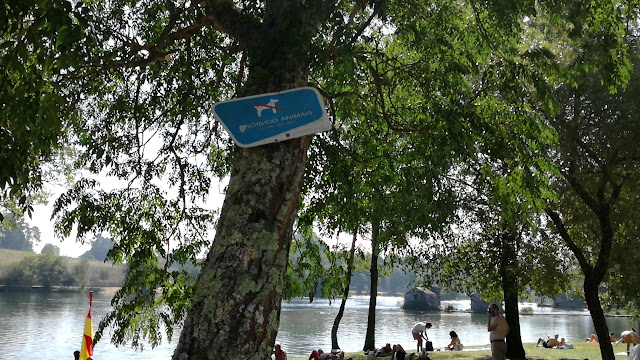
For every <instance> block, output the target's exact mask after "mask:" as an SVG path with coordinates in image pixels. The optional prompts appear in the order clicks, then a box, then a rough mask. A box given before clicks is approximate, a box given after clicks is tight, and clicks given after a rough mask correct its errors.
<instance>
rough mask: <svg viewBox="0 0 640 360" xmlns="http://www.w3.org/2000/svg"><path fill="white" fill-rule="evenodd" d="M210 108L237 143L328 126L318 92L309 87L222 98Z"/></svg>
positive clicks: (268, 140) (272, 139)
mask: <svg viewBox="0 0 640 360" xmlns="http://www.w3.org/2000/svg"><path fill="white" fill-rule="evenodd" d="M213 112H214V114H215V117H216V118H217V119H218V120H220V122H221V123H222V125H224V127H225V128H226V129H227V132H229V134H230V135H231V138H232V139H233V141H234V142H235V143H236V144H238V146H241V147H252V146H258V145H264V144H268V143H272V142H276V141H284V140H289V139H293V138H296V137H300V136H304V135H309V134H314V133H317V132H320V131H326V130H329V129H331V121H329V117H328V116H327V110H326V109H325V107H324V103H323V101H322V98H321V97H320V93H319V92H318V90H316V89H314V88H311V87H302V88H298V89H293V90H287V91H283V92H278V93H270V94H261V95H255V96H249V97H244V98H239V99H233V100H229V101H223V102H220V103H217V104H215V105H214V106H213Z"/></svg>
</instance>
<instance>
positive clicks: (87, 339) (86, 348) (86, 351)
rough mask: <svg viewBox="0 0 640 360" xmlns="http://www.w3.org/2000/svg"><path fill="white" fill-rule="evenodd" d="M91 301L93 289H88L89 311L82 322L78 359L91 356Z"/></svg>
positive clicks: (85, 359)
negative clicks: (82, 329)
mask: <svg viewBox="0 0 640 360" xmlns="http://www.w3.org/2000/svg"><path fill="white" fill-rule="evenodd" d="M92 303H93V291H89V313H88V314H87V319H86V320H85V322H84V334H83V335H82V347H81V348H80V360H87V359H88V358H89V357H90V356H91V357H93V322H92V320H91V305H92Z"/></svg>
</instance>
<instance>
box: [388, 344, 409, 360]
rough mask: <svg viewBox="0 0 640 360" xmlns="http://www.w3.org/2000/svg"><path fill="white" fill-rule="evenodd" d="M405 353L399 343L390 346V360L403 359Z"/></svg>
mask: <svg viewBox="0 0 640 360" xmlns="http://www.w3.org/2000/svg"><path fill="white" fill-rule="evenodd" d="M406 355H407V353H406V352H405V351H404V348H403V347H402V345H400V344H396V345H393V347H392V348H391V360H394V358H395V360H404V358H405V356H406Z"/></svg>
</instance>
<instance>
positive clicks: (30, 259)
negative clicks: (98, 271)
mask: <svg viewBox="0 0 640 360" xmlns="http://www.w3.org/2000/svg"><path fill="white" fill-rule="evenodd" d="M90 275H91V272H90V265H89V261H88V260H86V259H84V260H82V261H80V262H79V263H77V264H75V265H73V266H71V267H70V266H69V265H68V263H67V261H66V259H65V258H64V257H61V256H58V255H56V254H54V253H46V254H44V255H39V256H38V255H28V256H25V257H24V259H22V260H21V261H20V262H18V263H16V264H15V265H13V266H12V267H10V268H9V270H8V271H7V272H6V274H5V275H4V276H2V277H0V283H1V284H3V285H7V286H42V287H45V288H50V287H52V286H81V287H83V288H84V287H86V286H87V285H88V284H89V280H90Z"/></svg>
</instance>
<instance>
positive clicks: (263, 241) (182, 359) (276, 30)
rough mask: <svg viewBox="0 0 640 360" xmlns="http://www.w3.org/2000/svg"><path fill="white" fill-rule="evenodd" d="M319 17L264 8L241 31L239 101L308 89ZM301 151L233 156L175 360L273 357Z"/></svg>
mask: <svg viewBox="0 0 640 360" xmlns="http://www.w3.org/2000/svg"><path fill="white" fill-rule="evenodd" d="M212 11H213V12H215V11H217V10H216V9H213V10H212ZM317 12H318V11H317V9H311V8H309V7H308V6H305V5H304V4H302V3H301V2H299V1H287V0H282V1H272V2H268V3H267V7H266V9H265V19H264V20H263V21H262V22H261V23H257V24H253V25H252V26H256V27H257V28H252V29H244V30H245V31H246V32H239V33H238V36H240V37H241V36H248V39H244V40H245V41H244V42H243V43H244V44H245V45H247V47H246V49H247V52H248V60H249V62H248V63H249V75H248V79H247V83H246V86H245V87H244V88H243V89H242V91H241V93H240V94H239V95H240V96H249V95H254V94H260V93H267V92H276V91H283V90H287V89H291V88H296V87H300V86H305V85H307V81H308V73H309V70H308V68H309V67H308V54H307V49H308V46H309V44H310V43H311V38H312V37H313V36H314V34H315V32H316V31H317V27H318V24H317V23H315V22H314V21H317V18H316V17H317V16H320V15H318V14H316V13H317ZM224 20H225V19H221V21H224ZM222 25H225V24H222ZM237 25H239V24H237ZM240 30H243V29H240ZM307 147H308V139H307V137H301V138H297V139H293V140H289V141H285V142H282V143H274V144H269V145H264V146H259V147H254V148H249V149H239V148H238V149H236V152H235V154H234V162H233V171H232V175H231V179H230V182H229V186H228V188H227V193H226V198H225V201H224V204H223V207H222V212H221V214H220V219H219V221H218V227H217V231H216V236H215V239H214V242H213V245H212V247H211V250H210V252H209V254H208V256H207V259H206V261H205V263H204V265H203V268H202V271H201V273H200V277H199V278H198V282H197V284H196V290H195V293H194V296H193V301H192V303H191V308H190V309H189V312H188V314H187V317H186V319H185V322H184V327H183V329H182V332H181V334H180V340H179V343H178V345H177V347H176V350H175V352H174V354H173V360H187V359H188V360H204V359H215V360H219V359H220V358H234V359H236V360H239V359H265V360H266V359H270V358H271V354H272V350H273V346H274V343H275V338H276V335H277V332H278V326H279V323H280V305H281V296H282V290H283V282H284V274H285V271H286V267H287V259H288V256H289V247H290V245H291V237H292V231H293V222H294V218H295V217H296V214H297V210H298V206H299V201H300V191H301V188H302V181H303V175H304V170H305V164H306V159H307V155H306V153H307Z"/></svg>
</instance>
